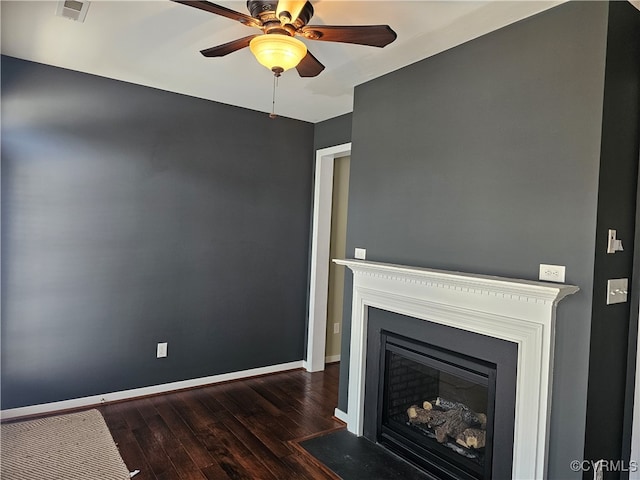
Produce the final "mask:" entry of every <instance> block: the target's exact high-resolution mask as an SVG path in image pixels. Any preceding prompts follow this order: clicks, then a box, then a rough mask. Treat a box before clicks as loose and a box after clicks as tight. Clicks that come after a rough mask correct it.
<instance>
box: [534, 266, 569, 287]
mask: <svg viewBox="0 0 640 480" xmlns="http://www.w3.org/2000/svg"><path fill="white" fill-rule="evenodd" d="M565 269H566V267H565V266H564V265H546V264H544V263H541V264H540V273H539V275H538V278H539V279H540V280H542V281H544V282H559V283H564V275H565Z"/></svg>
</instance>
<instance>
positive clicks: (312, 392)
mask: <svg viewBox="0 0 640 480" xmlns="http://www.w3.org/2000/svg"><path fill="white" fill-rule="evenodd" d="M338 374H339V367H338V364H331V365H327V368H326V370H325V371H324V372H317V373H308V372H306V371H304V370H292V371H289V372H284V373H277V374H273V375H267V376H262V377H255V378H251V379H247V380H239V381H234V382H228V383H223V384H217V385H213V386H208V387H202V388H197V389H193V390H185V391H181V392H176V393H170V394H167V395H160V396H153V397H147V398H142V399H137V400H130V401H126V402H121V403H114V404H110V405H104V406H101V407H99V410H100V411H101V412H102V414H103V416H104V418H105V420H106V422H107V425H108V426H109V429H110V430H111V434H112V435H113V438H114V440H115V442H116V443H117V444H118V448H119V449H120V453H121V455H122V458H123V459H124V461H125V463H126V465H127V467H129V469H130V470H136V469H138V470H140V473H139V474H138V475H136V476H135V477H134V478H135V480H227V479H232V480H236V479H238V480H240V479H242V480H257V479H264V480H275V479H278V480H287V479H303V480H304V479H308V480H329V479H332V480H335V479H336V478H338V477H336V476H335V475H332V474H331V473H330V472H328V471H326V470H325V469H323V468H321V466H319V465H318V464H317V463H314V460H313V458H312V457H310V456H309V455H306V454H304V452H303V451H302V450H301V449H300V448H299V447H297V446H296V445H297V444H296V442H294V440H300V439H303V438H310V437H313V436H316V435H318V434H320V433H322V432H329V431H333V430H336V429H340V428H343V427H344V424H343V423H341V422H339V421H337V420H336V419H335V418H332V415H333V412H334V408H335V407H336V405H337V400H338Z"/></svg>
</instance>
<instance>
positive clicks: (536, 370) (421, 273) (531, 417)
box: [334, 260, 579, 479]
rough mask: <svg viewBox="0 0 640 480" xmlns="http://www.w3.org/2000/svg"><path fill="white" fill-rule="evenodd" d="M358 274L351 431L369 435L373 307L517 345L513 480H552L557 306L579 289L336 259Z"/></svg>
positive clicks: (349, 416) (349, 412)
mask: <svg viewBox="0 0 640 480" xmlns="http://www.w3.org/2000/svg"><path fill="white" fill-rule="evenodd" d="M334 262H336V263H338V264H340V265H345V266H347V267H349V268H350V269H351V270H352V271H353V274H354V279H353V304H352V320H351V354H350V358H349V387H348V389H349V390H348V391H349V398H348V404H347V407H348V408H347V428H348V430H349V431H350V432H352V433H355V434H356V435H362V433H363V423H364V422H363V421H364V388H365V385H364V383H365V366H366V345H367V323H368V312H367V310H368V308H369V307H374V308H379V309H382V310H387V311H391V312H395V313H399V314H402V315H407V316H410V317H415V318H418V319H422V320H426V321H429V322H433V323H437V324H440V325H446V326H450V327H454V328H458V329H462V330H466V331H469V332H474V333H479V334H482V335H487V336H490V337H494V338H500V339H502V340H507V341H510V342H514V343H516V344H517V345H518V364H517V379H516V412H515V430H514V451H513V470H512V472H513V478H514V479H521V478H546V462H547V454H548V434H549V419H550V410H551V381H552V377H551V376H552V369H553V344H554V334H555V312H556V306H557V304H558V302H559V301H560V300H562V299H563V298H564V297H565V296H567V295H570V294H573V293H575V292H577V291H578V290H579V288H578V287H576V286H573V285H564V284H550V283H543V282H534V281H529V280H516V279H510V278H502V277H493V276H487V275H476V274H468V273H460V272H448V271H443V270H433V269H427V268H420V267H408V266H403V265H392V264H386V263H377V262H369V261H360V260H334Z"/></svg>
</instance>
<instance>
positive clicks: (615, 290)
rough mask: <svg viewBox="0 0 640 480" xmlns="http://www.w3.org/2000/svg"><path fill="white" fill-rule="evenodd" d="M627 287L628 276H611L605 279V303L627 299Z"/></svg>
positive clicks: (609, 303)
mask: <svg viewBox="0 0 640 480" xmlns="http://www.w3.org/2000/svg"><path fill="white" fill-rule="evenodd" d="M628 288H629V279H628V278H612V279H610V280H608V281H607V305H612V304H614V303H624V302H626V301H627V295H628Z"/></svg>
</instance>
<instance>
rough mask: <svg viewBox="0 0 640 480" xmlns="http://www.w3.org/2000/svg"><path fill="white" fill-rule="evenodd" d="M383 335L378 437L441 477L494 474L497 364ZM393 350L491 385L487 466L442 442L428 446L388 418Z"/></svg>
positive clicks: (471, 478)
mask: <svg viewBox="0 0 640 480" xmlns="http://www.w3.org/2000/svg"><path fill="white" fill-rule="evenodd" d="M380 338H381V347H380V353H381V354H380V367H379V368H380V370H379V371H380V372H383V379H382V381H381V382H379V385H378V405H380V406H382V408H378V409H377V417H378V420H377V434H376V437H377V441H378V442H379V443H380V444H382V445H384V446H385V447H387V448H389V449H390V450H392V451H394V452H395V453H398V454H400V456H402V457H404V458H407V459H409V460H410V461H411V462H412V463H415V464H417V465H418V466H420V467H422V468H424V469H425V470H427V471H431V472H432V473H435V472H437V473H438V474H439V476H438V478H442V479H455V480H486V479H489V478H491V469H492V466H491V465H492V454H493V420H494V407H495V394H496V389H495V382H496V365H495V364H491V363H489V362H485V361H483V360H479V359H475V358H473V357H469V356H468V355H464V354H462V353H457V352H453V351H450V350H446V349H443V348H440V347H437V346H435V345H431V344H429V343H426V342H422V341H416V340H414V339H411V338H407V337H405V336H402V335H398V334H395V333H392V332H388V331H386V330H383V331H381V332H380ZM390 353H395V354H396V355H399V356H401V357H404V358H406V359H408V360H411V361H413V362H416V363H419V364H422V365H425V366H427V367H431V368H434V369H437V370H439V371H442V372H446V373H450V374H454V375H457V376H460V377H462V378H465V379H467V380H469V381H471V382H474V383H476V384H481V385H483V386H484V387H486V388H487V410H486V411H485V412H484V413H486V414H487V440H486V447H485V449H484V467H480V466H479V465H473V462H470V461H468V460H466V459H465V458H464V457H461V456H460V455H459V454H457V453H455V452H453V451H452V450H450V449H448V448H446V447H443V446H440V445H439V444H437V442H431V445H430V446H429V447H427V448H425V447H424V446H423V445H424V441H423V438H421V436H420V435H418V434H415V433H414V432H412V431H411V429H410V428H409V427H402V426H400V425H396V426H395V427H394V426H393V425H390V422H388V419H387V418H385V417H386V412H387V408H386V407H385V403H386V402H387V398H386V393H387V390H386V388H385V386H386V385H388V383H389V379H388V375H389V369H388V368H387V366H388V362H389V358H390V356H389V354H390Z"/></svg>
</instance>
